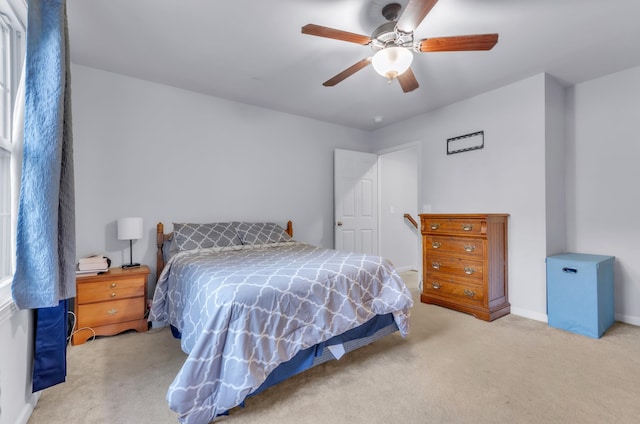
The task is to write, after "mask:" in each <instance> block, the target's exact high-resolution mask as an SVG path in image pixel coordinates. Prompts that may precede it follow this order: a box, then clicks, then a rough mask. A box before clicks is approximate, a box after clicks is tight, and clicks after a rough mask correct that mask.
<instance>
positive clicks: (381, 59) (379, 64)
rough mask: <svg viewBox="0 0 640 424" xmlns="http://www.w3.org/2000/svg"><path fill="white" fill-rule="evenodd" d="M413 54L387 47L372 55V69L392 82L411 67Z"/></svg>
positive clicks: (402, 48) (399, 48)
mask: <svg viewBox="0 0 640 424" xmlns="http://www.w3.org/2000/svg"><path fill="white" fill-rule="evenodd" d="M412 60H413V54H412V53H411V51H410V50H408V49H405V48H404V47H387V48H384V49H382V50H379V51H377V52H376V54H374V55H373V59H372V60H371V64H372V65H373V69H375V70H376V72H377V73H379V74H380V75H382V76H383V77H385V78H387V79H389V80H392V79H394V78H396V77H398V76H399V75H402V74H403V73H404V72H405V71H406V70H407V69H409V67H410V66H411V61H412Z"/></svg>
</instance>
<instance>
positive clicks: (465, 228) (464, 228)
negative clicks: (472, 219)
mask: <svg viewBox="0 0 640 424" xmlns="http://www.w3.org/2000/svg"><path fill="white" fill-rule="evenodd" d="M471 230H473V224H462V231H471Z"/></svg>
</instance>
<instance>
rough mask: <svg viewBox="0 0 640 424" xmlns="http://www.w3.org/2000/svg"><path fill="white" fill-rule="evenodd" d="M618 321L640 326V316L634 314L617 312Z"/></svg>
mask: <svg viewBox="0 0 640 424" xmlns="http://www.w3.org/2000/svg"><path fill="white" fill-rule="evenodd" d="M614 316H615V318H616V321H620V322H624V323H625V324H631V325H637V326H640V317H635V316H632V315H624V314H615V315H614Z"/></svg>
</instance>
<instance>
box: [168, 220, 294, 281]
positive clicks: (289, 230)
mask: <svg viewBox="0 0 640 424" xmlns="http://www.w3.org/2000/svg"><path fill="white" fill-rule="evenodd" d="M285 231H286V233H287V234H289V237H293V222H291V221H287V228H285ZM172 234H173V233H172V232H171V233H167V234H165V233H164V224H162V222H158V225H157V226H156V246H157V247H158V250H157V251H156V281H157V280H158V279H159V278H160V274H161V273H162V270H163V269H164V251H163V249H164V242H165V241H167V240H169V239H170V238H171V235H172Z"/></svg>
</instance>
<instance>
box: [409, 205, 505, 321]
mask: <svg viewBox="0 0 640 424" xmlns="http://www.w3.org/2000/svg"><path fill="white" fill-rule="evenodd" d="M508 217H509V215H508V214H420V228H421V230H420V232H421V233H422V254H423V262H422V266H423V273H422V276H423V284H422V294H421V296H420V300H421V301H422V302H424V303H433V304H436V305H440V306H445V307H447V308H451V309H455V310H458V311H461V312H466V313H469V314H473V315H474V316H475V317H476V318H479V319H483V320H485V321H493V320H494V319H496V318H500V317H501V316H504V315H507V314H508V313H509V312H510V305H509V301H508V296H507V218H508Z"/></svg>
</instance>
